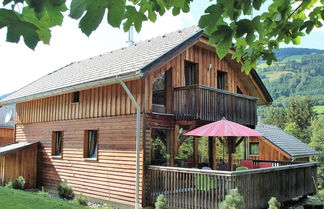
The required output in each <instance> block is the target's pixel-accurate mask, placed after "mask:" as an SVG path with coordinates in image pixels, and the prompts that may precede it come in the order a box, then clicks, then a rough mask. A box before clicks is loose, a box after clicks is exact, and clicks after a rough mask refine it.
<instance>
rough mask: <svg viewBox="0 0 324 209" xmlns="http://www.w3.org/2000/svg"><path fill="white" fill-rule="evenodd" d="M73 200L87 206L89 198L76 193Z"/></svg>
mask: <svg viewBox="0 0 324 209" xmlns="http://www.w3.org/2000/svg"><path fill="white" fill-rule="evenodd" d="M75 200H76V202H77V203H79V204H80V205H84V206H87V205H88V202H89V199H88V198H87V197H85V196H83V195H77V197H76V198H75Z"/></svg>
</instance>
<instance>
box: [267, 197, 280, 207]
mask: <svg viewBox="0 0 324 209" xmlns="http://www.w3.org/2000/svg"><path fill="white" fill-rule="evenodd" d="M268 204H269V208H268V209H279V208H280V203H279V202H278V201H277V198H275V197H271V198H270V200H269V202H268Z"/></svg>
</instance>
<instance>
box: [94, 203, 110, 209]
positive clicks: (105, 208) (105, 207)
mask: <svg viewBox="0 0 324 209" xmlns="http://www.w3.org/2000/svg"><path fill="white" fill-rule="evenodd" d="M91 208H92V209H112V207H110V206H109V205H108V204H107V203H105V204H103V205H101V206H96V207H91Z"/></svg>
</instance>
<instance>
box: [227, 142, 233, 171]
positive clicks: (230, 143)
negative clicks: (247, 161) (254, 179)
mask: <svg viewBox="0 0 324 209" xmlns="http://www.w3.org/2000/svg"><path fill="white" fill-rule="evenodd" d="M233 142H234V140H233V137H228V140H227V146H228V167H229V170H230V171H233V158H232V154H233Z"/></svg>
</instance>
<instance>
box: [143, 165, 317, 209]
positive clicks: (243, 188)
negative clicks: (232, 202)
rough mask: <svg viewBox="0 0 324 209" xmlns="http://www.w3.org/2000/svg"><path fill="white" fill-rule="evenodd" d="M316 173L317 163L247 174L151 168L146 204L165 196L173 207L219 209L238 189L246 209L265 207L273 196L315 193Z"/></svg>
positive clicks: (147, 183) (253, 171) (280, 198)
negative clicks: (231, 191)
mask: <svg viewBox="0 0 324 209" xmlns="http://www.w3.org/2000/svg"><path fill="white" fill-rule="evenodd" d="M279 164H283V162H281V163H278V164H277V165H279ZM274 165H275V164H274ZM316 170H317V163H298V164H292V165H284V166H276V167H270V168H259V169H252V170H245V171H217V170H201V169H188V168H176V167H161V166H148V167H147V169H146V173H145V193H144V194H145V197H144V199H143V201H144V205H146V206H148V205H154V202H155V200H156V198H157V196H158V195H160V194H163V195H164V196H165V197H166V200H167V202H168V205H169V207H171V208H179V209H182V208H183V209H188V208H189V209H190V208H195V209H218V208H219V205H220V203H221V202H222V201H223V200H224V198H225V195H226V194H227V193H228V192H229V190H230V189H233V188H238V190H239V192H240V194H241V195H243V197H244V201H245V208H246V209H256V208H265V207H266V206H267V202H268V201H269V199H270V198H271V197H276V198H277V199H278V201H280V202H283V201H287V200H290V199H291V198H294V197H298V196H303V195H307V194H314V193H315V192H316V188H315V183H316Z"/></svg>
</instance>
